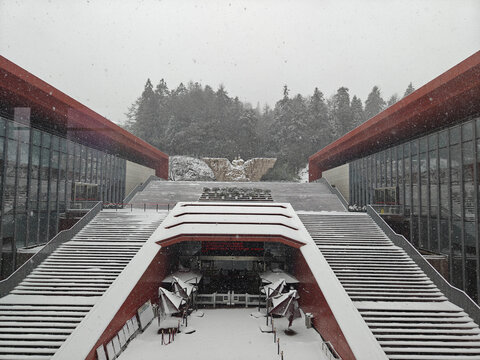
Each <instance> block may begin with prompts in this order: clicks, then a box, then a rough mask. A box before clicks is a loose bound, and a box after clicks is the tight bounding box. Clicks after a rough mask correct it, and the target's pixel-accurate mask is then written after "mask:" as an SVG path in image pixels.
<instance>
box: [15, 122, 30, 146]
mask: <svg viewBox="0 0 480 360" xmlns="http://www.w3.org/2000/svg"><path fill="white" fill-rule="evenodd" d="M17 129H18V139H19V140H20V141H21V142H24V143H29V142H30V127H28V126H23V125H18V127H17Z"/></svg>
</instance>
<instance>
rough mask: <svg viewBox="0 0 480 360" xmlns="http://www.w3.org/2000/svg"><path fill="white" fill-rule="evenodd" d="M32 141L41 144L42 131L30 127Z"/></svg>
mask: <svg viewBox="0 0 480 360" xmlns="http://www.w3.org/2000/svg"><path fill="white" fill-rule="evenodd" d="M32 143H33V144H34V145H37V146H40V145H42V133H41V132H40V131H38V130H36V129H32Z"/></svg>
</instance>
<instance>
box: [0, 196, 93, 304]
mask: <svg viewBox="0 0 480 360" xmlns="http://www.w3.org/2000/svg"><path fill="white" fill-rule="evenodd" d="M101 210H102V202H100V201H99V202H97V204H96V205H95V206H94V207H93V208H92V209H90V210H89V211H88V213H86V214H85V216H83V217H82V218H81V219H80V220H79V221H78V222H77V223H76V224H75V225H73V226H72V227H71V228H70V229H67V230H62V231H60V232H59V233H58V234H57V235H55V236H54V237H53V238H52V239H51V240H50V241H49V242H47V244H46V245H45V246H44V247H43V248H42V249H41V250H40V251H38V252H37V253H36V254H35V255H33V256H32V257H31V258H30V259H29V260H28V261H27V262H25V263H24V264H23V265H22V266H20V267H19V268H18V269H17V270H16V271H15V272H13V274H11V275H10V276H9V277H8V278H6V279H4V280H2V281H0V297H3V296H5V295H7V294H8V293H9V292H10V291H12V290H13V289H14V288H15V287H16V286H17V285H18V284H20V283H21V282H22V281H23V279H25V278H26V277H27V276H28V274H30V273H31V272H32V270H33V269H35V268H36V267H37V266H38V265H40V263H42V261H44V260H45V259H46V258H47V257H48V256H49V255H50V254H51V253H52V252H54V251H55V250H56V249H57V247H58V246H59V245H61V244H63V243H64V242H67V241H69V240H71V239H72V238H73V237H74V236H75V235H76V234H77V233H78V232H79V231H80V230H82V229H83V227H85V225H87V224H88V223H89V222H90V221H91V220H92V219H93V218H94V217H95V216H96V215H97V214H98V213H99V212H100V211H101Z"/></svg>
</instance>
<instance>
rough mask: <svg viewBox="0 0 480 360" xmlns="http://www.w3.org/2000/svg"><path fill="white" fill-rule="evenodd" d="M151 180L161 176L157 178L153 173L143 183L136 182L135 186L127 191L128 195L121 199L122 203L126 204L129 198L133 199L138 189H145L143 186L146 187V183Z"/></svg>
mask: <svg viewBox="0 0 480 360" xmlns="http://www.w3.org/2000/svg"><path fill="white" fill-rule="evenodd" d="M153 180H163V179H162V178H159V177H157V176H155V175H150V176H149V177H148V179H147V180H145V181H144V182H143V183H141V184H138V185H137V186H135V187H134V188H133V189H132V190H131V191H130V192H129V193H128V195H127V196H126V197H125V199H124V200H123V203H124V204H126V203H128V202H129V201H130V200H132V199H133V197H134V196H135V195H136V194H137V193H138V192H140V191H143V190H145V188H146V187H147V185H148V184H150V182H151V181H153Z"/></svg>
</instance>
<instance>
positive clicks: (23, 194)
mask: <svg viewBox="0 0 480 360" xmlns="http://www.w3.org/2000/svg"><path fill="white" fill-rule="evenodd" d="M16 195H17V202H16V204H15V206H16V210H15V211H16V212H17V213H19V212H24V211H25V209H26V205H27V179H26V178H25V179H18V183H17V188H16Z"/></svg>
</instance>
